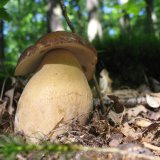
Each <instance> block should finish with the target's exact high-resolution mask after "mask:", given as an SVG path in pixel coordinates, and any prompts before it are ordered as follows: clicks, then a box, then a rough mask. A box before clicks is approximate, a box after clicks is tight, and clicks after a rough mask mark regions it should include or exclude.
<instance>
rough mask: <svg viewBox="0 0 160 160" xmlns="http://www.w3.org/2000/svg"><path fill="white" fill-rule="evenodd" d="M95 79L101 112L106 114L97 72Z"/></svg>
mask: <svg viewBox="0 0 160 160" xmlns="http://www.w3.org/2000/svg"><path fill="white" fill-rule="evenodd" d="M93 80H94V85H95V87H96V92H97V95H98V98H99V101H100V106H101V112H102V114H104V112H105V105H104V103H103V99H102V95H101V92H100V88H99V85H98V82H97V78H96V76H95V74H94V75H93Z"/></svg>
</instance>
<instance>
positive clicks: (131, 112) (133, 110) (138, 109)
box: [126, 105, 147, 119]
mask: <svg viewBox="0 0 160 160" xmlns="http://www.w3.org/2000/svg"><path fill="white" fill-rule="evenodd" d="M142 112H143V113H146V112H147V109H146V108H145V107H144V106H143V105H137V106H136V107H134V108H129V109H127V110H126V113H127V114H128V118H129V119H131V117H137V116H138V115H139V114H140V113H142Z"/></svg>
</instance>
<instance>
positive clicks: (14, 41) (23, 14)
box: [5, 0, 47, 68]
mask: <svg viewBox="0 0 160 160" xmlns="http://www.w3.org/2000/svg"><path fill="white" fill-rule="evenodd" d="M45 7H46V3H45V1H43V0H40V1H38V2H35V1H26V0H17V1H15V0H10V2H9V3H8V4H7V6H6V8H7V10H8V12H9V13H10V14H11V15H12V21H10V22H6V23H5V42H6V47H5V66H6V68H8V67H9V68H10V67H12V68H13V67H14V66H15V65H16V63H17V59H18V57H19V55H20V54H21V53H22V51H23V50H24V49H25V48H26V47H27V46H30V45H32V44H33V43H35V41H36V40H37V39H38V38H40V37H41V36H42V35H44V34H45V33H46V32H47V27H46V26H47V24H46V23H47V18H46V16H45V15H46V11H45Z"/></svg>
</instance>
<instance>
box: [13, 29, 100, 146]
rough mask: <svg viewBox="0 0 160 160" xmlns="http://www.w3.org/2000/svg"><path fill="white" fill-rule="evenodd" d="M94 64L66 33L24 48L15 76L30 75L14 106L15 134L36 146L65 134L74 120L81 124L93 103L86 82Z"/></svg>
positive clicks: (91, 53) (90, 52) (86, 47)
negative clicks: (45, 140) (17, 133)
mask: <svg viewBox="0 0 160 160" xmlns="http://www.w3.org/2000/svg"><path fill="white" fill-rule="evenodd" d="M96 62H97V55H96V50H95V49H94V48H93V47H92V46H91V45H90V44H89V43H87V42H85V41H84V40H83V39H82V38H81V37H79V36H78V35H76V34H74V33H70V32H65V31H58V32H53V33H49V34H47V35H45V36H44V37H42V38H41V39H39V40H38V41H37V43H36V44H35V45H33V46H30V47H29V48H27V49H26V50H25V51H24V52H23V53H22V55H21V56H20V58H19V61H18V63H17V66H16V70H15V75H17V76H19V75H26V74H29V73H34V74H33V76H32V77H31V79H30V80H29V82H28V83H27V85H26V86H25V88H24V90H23V93H22V95H21V97H20V99H19V102H18V107H17V111H16V115H15V132H21V133H23V134H24V135H25V136H26V138H27V140H28V141H30V142H32V143H38V142H39V140H41V139H44V138H50V139H54V138H55V137H56V136H57V135H59V134H62V133H64V132H66V131H67V130H68V128H69V124H70V122H73V120H75V119H77V120H79V122H80V123H81V124H85V122H86V120H87V118H88V115H89V113H90V111H91V109H92V101H93V99H92V93H91V90H90V87H89V85H88V81H87V80H90V79H91V78H92V75H93V73H94V70H95V65H96Z"/></svg>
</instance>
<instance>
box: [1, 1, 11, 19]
mask: <svg viewBox="0 0 160 160" xmlns="http://www.w3.org/2000/svg"><path fill="white" fill-rule="evenodd" d="M8 1H9V0H1V1H0V20H7V21H10V20H11V17H10V15H9V14H8V12H7V11H6V9H5V8H4V6H5V5H6V4H7V2H8Z"/></svg>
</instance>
